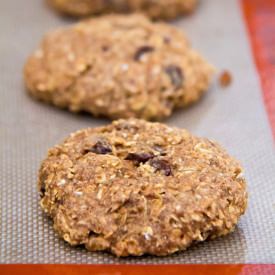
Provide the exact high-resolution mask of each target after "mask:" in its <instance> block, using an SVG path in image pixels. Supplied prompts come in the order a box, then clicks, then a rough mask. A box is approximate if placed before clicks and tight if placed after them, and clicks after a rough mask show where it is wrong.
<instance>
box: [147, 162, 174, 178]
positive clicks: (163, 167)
mask: <svg viewBox="0 0 275 275" xmlns="http://www.w3.org/2000/svg"><path fill="white" fill-rule="evenodd" d="M149 164H150V165H151V166H152V167H153V168H155V171H162V172H163V173H164V175H165V176H171V175H172V168H171V165H170V163H169V162H168V161H167V160H164V159H158V158H154V159H151V160H150V162H149Z"/></svg>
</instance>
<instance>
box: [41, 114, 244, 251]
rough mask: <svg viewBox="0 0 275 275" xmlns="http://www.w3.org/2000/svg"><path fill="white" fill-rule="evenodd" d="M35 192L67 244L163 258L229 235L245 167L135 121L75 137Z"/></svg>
mask: <svg viewBox="0 0 275 275" xmlns="http://www.w3.org/2000/svg"><path fill="white" fill-rule="evenodd" d="M94 141H96V142H94ZM99 141H100V142H99ZM102 143H103V144H104V145H102ZM91 144H94V145H91ZM106 144H108V147H107V148H108V149H106V147H105V146H106ZM118 144H119V146H117V145H118ZM156 145H157V147H156ZM87 148H94V149H92V150H93V151H95V152H91V153H87V154H83V151H85V150H87ZM95 148H96V149H95ZM110 148H113V150H112V152H111V151H110ZM154 148H155V149H158V150H159V151H161V152H165V154H162V155H160V154H158V153H157V152H158V150H155V149H154ZM160 148H161V149H160ZM38 185H39V189H40V190H43V193H44V194H43V196H42V198H41V200H40V204H41V206H42V208H43V209H44V211H45V212H46V213H48V215H49V216H50V217H52V218H53V221H54V228H55V230H57V232H58V234H59V235H60V236H61V237H62V238H63V239H64V240H65V241H67V242H68V243H70V244H71V245H79V244H82V245H84V246H85V247H86V248H87V249H88V250H90V251H105V250H106V251H109V252H111V253H113V254H115V255H117V256H128V255H137V256H140V255H143V254H151V255H168V254H172V253H174V252H176V251H181V250H185V249H186V248H187V247H189V246H190V245H191V244H193V243H196V242H199V241H204V240H205V239H213V238H216V237H219V236H223V235H226V234H229V233H230V232H232V231H233V230H234V228H235V226H236V224H237V222H238V220H239V218H240V216H241V215H242V214H244V212H245V209H246V204H247V193H246V182H245V179H244V177H243V175H242V167H241V166H240V164H239V162H238V161H237V160H235V159H234V158H232V157H231V156H230V155H228V153H227V152H226V151H225V150H224V149H223V148H222V147H221V146H219V145H218V144H217V143H215V142H213V141H210V140H208V139H205V138H199V137H195V136H193V135H192V134H190V133H189V132H188V131H186V130H183V129H178V128H170V127H168V126H166V125H164V124H160V123H150V122H146V121H144V120H137V119H129V120H118V121H114V122H113V123H112V124H110V125H108V126H103V127H100V128H94V129H92V128H89V129H84V130H80V131H78V132H76V133H73V134H72V135H70V137H68V138H67V139H66V140H65V141H64V142H63V143H61V144H60V145H57V146H56V147H54V148H53V149H51V150H49V153H48V156H47V158H46V159H45V160H44V161H43V163H42V165H41V168H40V171H39V180H38Z"/></svg>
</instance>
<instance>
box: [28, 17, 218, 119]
mask: <svg viewBox="0 0 275 275" xmlns="http://www.w3.org/2000/svg"><path fill="white" fill-rule="evenodd" d="M212 72H213V68H212V66H210V65H209V64H208V63H207V62H206V61H205V60H204V59H203V58H202V57H201V56H200V55H199V54H198V53H197V52H195V51H194V50H193V49H192V48H191V47H190V45H189V43H188V42H187V40H186V38H185V36H184V35H183V34H182V33H181V32H180V31H179V30H177V29H176V28H175V27H173V26H170V25H167V24H160V23H152V22H150V21H149V20H148V19H146V18H145V17H143V16H141V15H128V16H127V15H125V16H123V15H122V16H121V15H120V16H118V15H116V16H115V15H114V16H104V17H102V18H97V19H91V20H88V21H83V22H81V23H79V24H76V25H75V26H72V27H69V28H65V29H60V30H57V31H53V32H51V33H49V34H47V35H46V36H45V38H44V40H43V42H42V44H41V46H40V48H39V49H38V50H37V51H36V52H35V53H34V54H33V55H32V56H31V57H30V58H29V59H28V61H27V64H26V66H25V81H26V85H27V88H28V90H29V91H30V93H31V94H32V95H33V96H34V97H36V98H38V99H41V100H43V101H46V102H49V103H52V104H54V105H56V106H59V107H63V108H68V109H69V110H71V111H74V112H77V111H86V112H90V113H92V114H94V115H95V116H98V115H101V116H107V117H110V118H130V117H137V118H144V119H149V120H158V119H161V118H164V117H167V116H169V115H170V114H171V112H172V111H173V109H175V108H179V107H184V106H186V105H188V104H190V103H192V102H195V101H197V100H198V99H199V98H200V97H201V95H202V94H203V93H204V92H205V91H206V90H207V88H208V86H209V82H210V79H211V76H212Z"/></svg>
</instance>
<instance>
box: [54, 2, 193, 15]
mask: <svg viewBox="0 0 275 275" xmlns="http://www.w3.org/2000/svg"><path fill="white" fill-rule="evenodd" d="M49 2H50V3H51V4H52V6H53V7H54V8H55V9H57V10H58V11H60V12H62V13H65V14H69V15H71V16H88V15H92V14H99V13H106V12H118V13H129V12H143V13H145V14H147V15H148V16H150V17H152V18H162V19H172V18H175V17H177V16H179V15H182V14H186V13H190V12H192V11H193V10H194V9H195V8H196V5H197V0H170V1H169V4H168V3H167V0H158V1H152V0H139V1H136V0H120V1H116V0H107V1H106V0H97V1H95V0H77V1H75V0H49Z"/></svg>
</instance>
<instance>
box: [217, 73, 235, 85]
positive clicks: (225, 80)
mask: <svg viewBox="0 0 275 275" xmlns="http://www.w3.org/2000/svg"><path fill="white" fill-rule="evenodd" d="M219 83H220V86H222V87H228V86H229V85H230V84H231V83H232V75H231V73H230V72H229V71H227V70H224V71H222V72H221V74H220V76H219Z"/></svg>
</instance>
